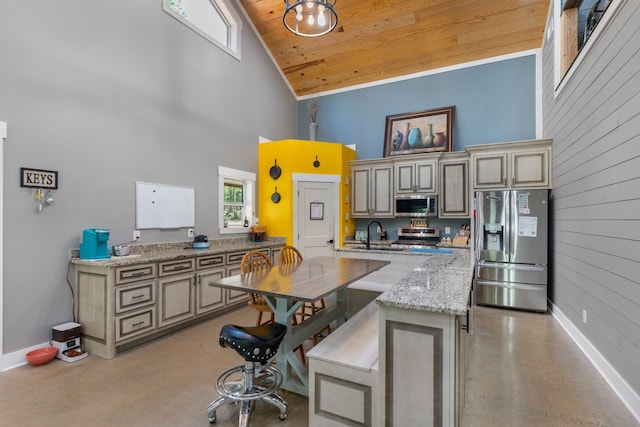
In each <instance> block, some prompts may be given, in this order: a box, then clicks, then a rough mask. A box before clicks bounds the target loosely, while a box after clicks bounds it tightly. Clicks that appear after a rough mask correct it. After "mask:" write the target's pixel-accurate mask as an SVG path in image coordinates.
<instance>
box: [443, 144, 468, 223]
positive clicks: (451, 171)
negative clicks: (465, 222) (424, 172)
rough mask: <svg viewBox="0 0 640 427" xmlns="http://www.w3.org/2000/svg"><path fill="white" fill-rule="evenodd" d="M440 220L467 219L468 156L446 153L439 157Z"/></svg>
mask: <svg viewBox="0 0 640 427" xmlns="http://www.w3.org/2000/svg"><path fill="white" fill-rule="evenodd" d="M439 169H440V178H439V181H440V191H439V202H438V204H439V207H438V209H439V212H438V216H439V217H440V218H448V217H465V218H468V217H469V200H470V199H469V155H468V154H467V153H465V152H453V153H446V154H443V155H442V157H440V161H439Z"/></svg>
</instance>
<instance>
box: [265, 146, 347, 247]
mask: <svg viewBox="0 0 640 427" xmlns="http://www.w3.org/2000/svg"><path fill="white" fill-rule="evenodd" d="M316 156H318V161H319V162H320V166H319V167H317V168H316V167H314V166H313V162H314V161H315V160H316ZM355 159H356V152H355V151H354V150H352V149H351V148H348V147H347V146H345V145H343V144H338V143H335V142H318V141H304V140H298V139H286V140H281V141H272V142H266V143H262V144H258V176H257V181H258V196H257V197H258V210H257V212H258V213H257V215H256V216H257V217H258V218H259V220H260V224H264V225H266V226H267V233H268V234H269V235H271V236H282V237H286V238H287V244H293V237H294V236H293V220H294V218H295V216H294V215H295V214H294V212H293V181H292V174H294V173H304V174H321V175H340V177H341V179H340V184H339V188H340V197H339V200H340V203H339V207H338V212H337V215H338V218H339V231H340V240H339V242H336V247H341V246H342V242H343V241H344V236H345V235H346V234H353V232H354V230H355V221H354V220H353V219H351V217H349V219H348V220H347V219H345V218H346V217H345V215H346V214H347V213H349V214H350V212H351V204H350V200H349V202H348V203H347V198H350V195H351V186H350V184H351V183H350V181H349V179H350V178H349V174H350V170H349V161H351V160H355ZM274 162H276V163H277V164H278V166H280V169H281V170H282V174H281V175H280V177H279V178H278V179H277V180H273V179H272V178H271V176H270V175H269V170H270V169H271V167H272V166H273V165H274ZM276 187H277V190H278V193H280V198H281V200H280V202H279V203H273V202H272V201H271V195H272V194H273V193H274V192H275V190H276ZM345 227H346V229H347V231H346V232H345Z"/></svg>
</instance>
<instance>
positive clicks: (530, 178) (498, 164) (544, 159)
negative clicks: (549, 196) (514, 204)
mask: <svg viewBox="0 0 640 427" xmlns="http://www.w3.org/2000/svg"><path fill="white" fill-rule="evenodd" d="M551 148H552V141H551V140H550V139H540V140H532V141H519V142H507V143H497V144H483V145H474V146H467V147H466V148H465V151H467V152H470V153H471V168H472V177H473V178H472V182H473V188H474V189H476V190H504V189H510V188H551V165H550V162H551Z"/></svg>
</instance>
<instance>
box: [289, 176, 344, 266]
mask: <svg viewBox="0 0 640 427" xmlns="http://www.w3.org/2000/svg"><path fill="white" fill-rule="evenodd" d="M336 191H337V189H336V184H335V183H334V182H308V181H300V182H298V217H297V220H298V243H297V245H296V246H297V247H298V249H299V250H300V252H301V253H302V256H303V257H304V258H311V257H315V256H333V245H334V239H335V234H334V233H335V220H336V206H335V197H336Z"/></svg>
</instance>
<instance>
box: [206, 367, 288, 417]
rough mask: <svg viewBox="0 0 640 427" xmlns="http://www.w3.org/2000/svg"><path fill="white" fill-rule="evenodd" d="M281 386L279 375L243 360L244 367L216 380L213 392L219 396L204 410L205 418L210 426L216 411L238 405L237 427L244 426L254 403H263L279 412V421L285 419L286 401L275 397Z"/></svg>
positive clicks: (272, 370)
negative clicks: (229, 404) (235, 377)
mask: <svg viewBox="0 0 640 427" xmlns="http://www.w3.org/2000/svg"><path fill="white" fill-rule="evenodd" d="M238 373H240V374H242V378H240V379H233V378H232V376H233V375H234V374H236V376H237V374H238ZM281 384H282V374H281V373H280V371H278V370H277V369H275V368H273V367H271V366H262V365H258V366H257V367H256V363H255V362H250V361H245V364H244V366H236V367H235V368H232V369H229V370H228V371H226V372H224V373H223V374H222V375H220V378H218V381H217V383H216V390H217V391H218V394H219V395H220V397H218V398H217V399H216V400H214V401H213V402H211V403H210V404H209V406H208V407H207V417H208V419H209V422H210V423H215V422H216V410H217V409H218V408H220V407H221V406H224V405H226V404H228V403H232V402H237V403H239V405H240V414H239V416H238V426H239V427H246V426H247V425H248V423H249V415H251V410H252V408H253V406H254V402H255V401H256V400H264V401H265V402H267V403H268V404H270V405H273V406H275V407H276V408H278V409H279V410H280V415H279V417H280V419H281V420H284V419H286V418H287V402H286V401H285V400H284V399H283V398H282V397H281V396H280V395H279V394H278V392H277V390H278V388H279V387H280V385H281Z"/></svg>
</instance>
